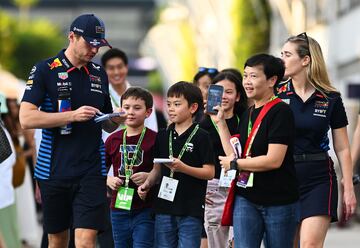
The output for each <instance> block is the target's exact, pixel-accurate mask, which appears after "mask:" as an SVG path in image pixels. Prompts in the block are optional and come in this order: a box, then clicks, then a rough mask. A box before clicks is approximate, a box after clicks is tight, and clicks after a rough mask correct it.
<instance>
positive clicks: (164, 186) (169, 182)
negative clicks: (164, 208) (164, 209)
mask: <svg viewBox="0 0 360 248" xmlns="http://www.w3.org/2000/svg"><path fill="white" fill-rule="evenodd" d="M178 183H179V180H177V179H174V178H171V177H165V176H164V177H163V178H162V180H161V185H160V190H159V194H158V197H159V198H161V199H164V200H167V201H171V202H173V201H174V198H175V193H176V189H177V186H178Z"/></svg>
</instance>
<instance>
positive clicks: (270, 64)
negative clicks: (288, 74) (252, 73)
mask: <svg viewBox="0 0 360 248" xmlns="http://www.w3.org/2000/svg"><path fill="white" fill-rule="evenodd" d="M246 66H249V67H254V66H262V67H263V70H264V74H265V76H266V79H269V78H271V77H273V76H276V77H277V79H276V83H275V85H276V84H278V83H280V81H281V80H282V79H283V77H284V73H285V67H284V62H283V61H282V60H281V59H280V58H277V57H275V56H272V55H269V54H265V53H261V54H256V55H254V56H252V57H250V58H248V59H247V60H246V62H245V65H244V68H245V67H246Z"/></svg>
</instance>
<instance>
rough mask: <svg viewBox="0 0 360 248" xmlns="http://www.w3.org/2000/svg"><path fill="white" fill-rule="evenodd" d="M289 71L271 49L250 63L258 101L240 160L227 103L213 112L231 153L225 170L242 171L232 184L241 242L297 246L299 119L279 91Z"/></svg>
mask: <svg viewBox="0 0 360 248" xmlns="http://www.w3.org/2000/svg"><path fill="white" fill-rule="evenodd" d="M284 70H285V68H284V65H283V63H282V61H281V59H279V58H276V57H274V56H271V55H267V54H258V55H255V56H252V57H250V58H249V59H248V60H247V61H246V63H245V66H244V76H243V86H244V88H245V92H246V95H247V97H248V98H249V99H252V100H253V101H254V105H253V106H251V107H250V108H249V109H247V110H246V111H245V112H244V113H243V114H242V116H241V117H240V120H241V121H240V125H239V128H238V130H237V133H238V134H239V135H240V143H241V146H242V150H243V153H242V156H241V158H240V159H239V158H236V157H235V156H234V154H233V150H232V147H231V145H230V143H229V138H230V132H229V129H228V128H227V125H226V121H225V116H224V111H223V107H217V109H218V110H219V112H218V114H217V115H216V116H212V119H213V120H214V122H215V123H216V124H217V126H218V128H219V134H220V137H221V141H222V145H223V148H224V150H225V152H226V155H227V156H220V157H219V160H220V164H221V165H222V167H223V168H224V170H225V171H228V170H230V169H233V170H237V171H238V172H239V176H238V177H237V178H236V179H235V182H236V184H233V185H234V187H232V189H233V190H234V191H235V192H234V194H235V197H234V205H233V207H234V209H233V215H232V220H233V227H234V238H235V242H234V243H235V247H239V248H240V247H241V248H247V247H249V248H254V247H260V245H261V241H262V239H263V237H264V239H265V243H266V245H267V247H272V248H274V247H279V248H290V247H292V246H293V237H294V235H295V230H296V219H297V218H296V213H297V201H298V188H297V183H296V175H295V168H294V161H293V156H292V155H293V138H294V131H295V130H294V125H295V124H294V117H293V114H292V111H291V109H290V107H289V106H288V105H287V104H285V103H283V102H282V101H281V100H279V99H278V98H276V97H275V96H274V86H275V84H276V83H278V82H279V81H280V80H281V79H282V78H283V75H284Z"/></svg>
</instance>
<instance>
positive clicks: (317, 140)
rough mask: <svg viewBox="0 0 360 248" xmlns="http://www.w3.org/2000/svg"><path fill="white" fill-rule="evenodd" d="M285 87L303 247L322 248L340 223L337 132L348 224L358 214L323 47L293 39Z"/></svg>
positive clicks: (341, 112) (340, 112) (341, 113)
mask: <svg viewBox="0 0 360 248" xmlns="http://www.w3.org/2000/svg"><path fill="white" fill-rule="evenodd" d="M281 56H282V59H283V61H284V63H285V77H289V78H290V80H288V81H287V82H285V83H282V84H280V85H279V86H278V89H277V94H278V96H279V97H280V98H282V99H283V101H284V102H286V103H288V104H289V105H290V107H291V109H292V110H293V112H294V117H295V125H296V136H295V146H294V160H295V168H296V172H297V178H298V181H299V191H300V225H299V230H298V236H297V238H299V237H300V245H301V247H308V246H309V245H311V246H312V247H322V246H323V244H324V240H325V236H326V233H327V230H328V227H329V225H330V222H333V221H337V201H338V191H337V178H336V174H335V171H334V167H333V164H334V163H333V161H332V160H331V158H330V157H329V156H328V150H329V149H330V147H329V138H328V135H327V133H328V130H329V129H330V128H331V131H332V138H333V144H334V149H335V153H336V155H337V158H338V160H339V162H340V165H341V170H342V175H343V183H344V196H343V204H344V209H345V213H346V218H347V219H348V218H349V217H350V216H351V215H352V214H353V213H354V211H355V206H356V199H355V194H354V188H353V185H352V163H351V157H350V148H349V140H348V135H347V130H346V126H347V125H348V121H347V117H346V113H345V109H344V105H343V102H342V99H341V96H340V93H339V92H338V91H337V90H336V89H335V88H334V87H333V86H332V85H331V83H330V80H329V77H328V74H327V70H326V67H325V61H324V58H323V55H322V52H321V48H320V45H319V44H318V43H317V41H316V40H314V39H313V38H311V37H308V36H307V35H306V33H302V34H300V35H298V36H292V37H290V38H288V39H287V41H286V43H285V44H284V46H283V48H282V51H281Z"/></svg>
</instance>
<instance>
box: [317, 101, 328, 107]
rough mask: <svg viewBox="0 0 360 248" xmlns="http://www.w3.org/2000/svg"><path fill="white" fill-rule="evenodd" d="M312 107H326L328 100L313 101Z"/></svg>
mask: <svg viewBox="0 0 360 248" xmlns="http://www.w3.org/2000/svg"><path fill="white" fill-rule="evenodd" d="M314 107H315V108H328V107H329V102H328V101H315V104H314Z"/></svg>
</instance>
